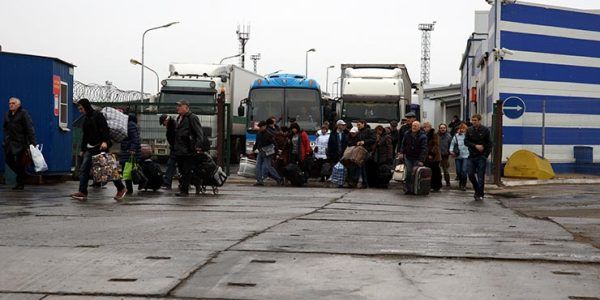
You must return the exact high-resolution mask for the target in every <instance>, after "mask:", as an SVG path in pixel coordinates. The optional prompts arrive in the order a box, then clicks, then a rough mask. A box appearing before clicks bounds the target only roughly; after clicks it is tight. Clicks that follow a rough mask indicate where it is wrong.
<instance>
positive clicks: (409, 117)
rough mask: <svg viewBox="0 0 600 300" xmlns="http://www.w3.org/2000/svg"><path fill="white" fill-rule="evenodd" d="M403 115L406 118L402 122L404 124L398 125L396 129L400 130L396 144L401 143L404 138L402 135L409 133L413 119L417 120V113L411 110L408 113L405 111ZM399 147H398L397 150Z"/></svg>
mask: <svg viewBox="0 0 600 300" xmlns="http://www.w3.org/2000/svg"><path fill="white" fill-rule="evenodd" d="M404 117H405V118H406V123H404V125H402V126H401V127H400V129H398V131H399V132H400V138H399V140H398V145H402V139H403V138H404V136H405V135H406V134H407V133H409V132H410V131H411V128H412V123H413V122H414V121H416V120H417V115H416V114H415V113H414V112H412V111H409V112H408V113H406V115H404ZM399 148H400V147H398V151H399V150H400V149H399Z"/></svg>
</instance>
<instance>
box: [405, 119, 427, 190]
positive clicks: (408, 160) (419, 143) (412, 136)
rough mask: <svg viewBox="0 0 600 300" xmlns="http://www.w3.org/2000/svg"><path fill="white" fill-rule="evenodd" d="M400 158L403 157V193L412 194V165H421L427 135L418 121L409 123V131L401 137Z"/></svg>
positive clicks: (424, 156)
mask: <svg viewBox="0 0 600 300" xmlns="http://www.w3.org/2000/svg"><path fill="white" fill-rule="evenodd" d="M399 156H400V158H401V159H402V158H403V159H404V172H406V179H405V180H404V193H405V194H414V192H415V191H413V178H412V170H413V167H416V166H419V167H422V166H423V165H424V162H425V158H426V157H427V136H426V135H425V132H424V131H423V130H422V129H421V123H419V121H413V122H412V123H411V131H410V132H407V133H406V134H405V135H404V137H403V138H402V144H401V145H400V155H399Z"/></svg>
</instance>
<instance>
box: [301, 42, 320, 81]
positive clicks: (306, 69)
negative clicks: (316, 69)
mask: <svg viewBox="0 0 600 300" xmlns="http://www.w3.org/2000/svg"><path fill="white" fill-rule="evenodd" d="M315 51H317V50H315V48H310V49H308V50H306V60H305V64H306V68H305V71H304V77H306V78H308V53H309V52H315Z"/></svg>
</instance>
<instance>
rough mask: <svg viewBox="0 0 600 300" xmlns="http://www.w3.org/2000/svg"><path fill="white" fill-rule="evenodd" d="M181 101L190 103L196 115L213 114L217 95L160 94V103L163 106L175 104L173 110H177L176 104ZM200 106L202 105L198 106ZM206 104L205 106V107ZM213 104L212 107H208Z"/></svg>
mask: <svg viewBox="0 0 600 300" xmlns="http://www.w3.org/2000/svg"><path fill="white" fill-rule="evenodd" d="M179 100H186V101H187V102H189V103H190V107H192V108H193V112H194V113H209V114H210V113H213V112H214V111H215V106H214V103H215V101H216V100H215V95H214V94H206V93H204V94H200V93H193V92H170V91H169V92H165V91H163V92H161V93H160V101H159V103H161V104H163V105H164V104H166V106H169V107H170V105H169V104H173V108H175V103H176V102H177V101H179ZM198 104H200V105H198ZM203 104H204V105H203ZM207 104H212V105H207Z"/></svg>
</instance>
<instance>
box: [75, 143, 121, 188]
mask: <svg viewBox="0 0 600 300" xmlns="http://www.w3.org/2000/svg"><path fill="white" fill-rule="evenodd" d="M96 154H97V153H96ZM92 155H95V154H93V153H92V152H90V151H86V152H84V153H83V159H82V160H81V166H80V168H79V191H80V192H82V193H84V194H87V186H88V181H89V180H90V171H91V170H92ZM113 183H114V184H115V187H116V188H117V191H121V190H123V189H124V188H125V186H124V185H123V182H122V181H121V180H114V181H113Z"/></svg>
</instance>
